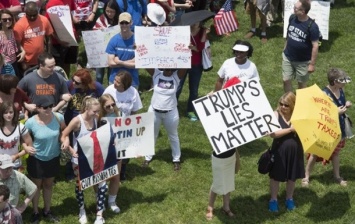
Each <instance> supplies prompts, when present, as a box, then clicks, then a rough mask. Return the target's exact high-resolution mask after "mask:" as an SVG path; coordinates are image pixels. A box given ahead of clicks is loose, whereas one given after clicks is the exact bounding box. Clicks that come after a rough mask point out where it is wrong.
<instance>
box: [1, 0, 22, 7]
mask: <svg viewBox="0 0 355 224" xmlns="http://www.w3.org/2000/svg"><path fill="white" fill-rule="evenodd" d="M20 5H21V3H20V2H19V1H18V0H1V1H0V9H7V8H10V7H11V6H20Z"/></svg>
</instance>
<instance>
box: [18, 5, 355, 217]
mask: <svg viewBox="0 0 355 224" xmlns="http://www.w3.org/2000/svg"><path fill="white" fill-rule="evenodd" d="M235 9H236V12H237V15H238V19H239V24H240V29H239V31H237V32H234V33H232V35H231V36H230V37H225V36H222V37H217V36H215V35H214V34H213V33H214V31H213V32H212V35H211V36H210V40H211V43H212V54H213V64H214V69H213V70H211V71H209V72H206V73H204V74H203V78H202V81H201V85H200V90H199V91H200V95H201V96H202V95H205V94H207V93H208V92H210V91H211V90H212V89H213V88H214V84H215V81H216V79H217V71H218V69H219V67H220V66H221V64H222V62H223V61H224V60H225V59H227V58H230V57H232V50H231V47H232V45H233V43H234V42H235V40H236V39H242V38H243V37H244V35H245V33H246V32H247V31H248V30H249V24H250V21H249V17H248V15H246V14H245V12H244V10H243V4H242V2H237V3H236V5H235ZM354 12H355V0H344V1H336V2H335V7H334V8H333V9H331V11H330V20H329V21H330V24H329V30H330V33H329V39H330V40H328V41H323V44H322V47H321V49H320V52H319V55H318V59H317V64H316V71H315V73H314V74H313V75H312V76H311V79H310V81H309V85H311V84H313V83H317V84H318V86H320V87H323V86H325V85H326V84H327V79H326V73H327V70H328V69H329V68H330V67H339V68H342V69H344V70H345V71H346V72H348V74H349V75H350V76H353V72H354V67H355V61H354V58H355V39H354V38H355V23H354V19H355V14H354ZM282 26H283V24H282V23H281V22H279V23H276V24H275V25H273V26H272V27H270V28H268V30H267V35H268V37H269V40H268V43H267V44H264V45H262V44H261V43H260V40H259V39H258V38H257V37H254V38H253V39H251V40H250V42H251V43H252V45H253V46H254V54H253V57H252V58H251V60H252V61H253V62H254V63H255V64H256V66H257V68H258V71H259V74H260V77H261V84H262V86H263V88H264V91H265V93H266V95H267V97H268V99H269V101H270V104H271V105H272V107H273V108H274V107H276V104H277V102H278V101H277V100H278V99H279V97H280V96H281V95H282V94H283V88H282V77H281V53H282V49H283V47H284V39H283V38H282ZM141 82H142V88H146V87H148V86H149V85H150V77H149V76H148V75H147V74H145V73H144V72H142V76H141ZM294 84H295V83H294ZM353 86H354V83H350V84H348V85H347V86H346V96H347V99H348V100H350V101H352V102H353V103H355V96H354V95H352V93H353ZM151 94H152V93H151V92H147V93H143V94H142V98H143V104H144V109H143V111H146V110H147V108H148V106H149V102H150V98H151ZM187 98H188V86H187V85H185V88H184V91H183V94H182V95H181V97H180V102H179V110H180V115H181V119H180V126H179V136H180V142H181V150H182V169H181V171H180V172H174V171H173V165H172V163H171V150H170V145H169V141H168V139H167V135H166V132H165V130H163V129H162V131H161V134H160V137H159V139H158V141H157V144H156V156H155V157H154V160H153V161H152V162H151V164H150V166H149V168H146V169H143V168H141V163H142V161H143V159H132V160H131V162H130V163H129V165H128V167H127V168H128V170H127V177H128V180H127V181H125V182H124V183H123V184H122V185H121V188H120V191H119V194H118V197H117V204H118V205H119V207H120V208H121V213H120V214H118V215H116V214H113V213H112V212H111V211H106V212H104V217H105V219H106V223H108V224H111V223H206V222H207V221H206V220H205V211H206V207H207V203H208V192H209V189H210V186H211V182H212V173H211V161H210V156H211V152H212V147H211V146H210V144H209V141H208V139H207V137H206V134H205V132H204V130H203V127H202V125H201V123H200V122H190V121H189V120H188V118H187V117H186V116H185V108H186V101H187ZM349 114H350V116H351V117H352V118H353V120H355V113H354V110H353V109H350V112H349ZM270 143H271V139H270V138H262V139H259V140H256V141H253V142H251V143H249V144H246V145H243V146H242V147H240V151H239V152H240V154H241V170H240V172H239V174H238V175H237V176H236V190H235V191H234V192H232V194H231V208H232V210H233V211H235V212H236V218H235V219H233V220H231V219H229V218H227V217H226V216H225V215H224V214H222V212H221V211H220V208H221V206H222V199H221V196H219V197H218V198H217V201H216V204H215V217H214V219H213V220H212V221H211V222H210V223H355V208H354V206H351V205H354V204H355V168H354V159H353V158H354V156H355V151H354V150H355V149H354V148H355V144H354V140H349V141H348V142H347V145H346V147H345V149H344V150H343V151H342V152H341V154H340V163H341V167H340V171H341V175H342V176H343V177H344V178H345V179H347V180H348V186H347V187H341V186H339V185H338V184H336V183H335V182H334V181H333V178H332V167H331V166H330V165H328V166H322V165H320V164H317V165H316V166H315V169H314V172H313V173H312V176H311V182H310V187H309V188H302V187H301V185H300V181H298V182H297V184H296V190H295V195H294V199H295V202H296V206H297V208H296V210H294V211H293V212H287V211H286V209H285V206H283V201H284V198H285V185H284V184H282V185H281V188H280V194H279V200H280V212H279V213H277V214H271V213H270V212H268V210H267V203H268V200H269V179H268V176H267V175H260V174H258V172H257V165H256V163H257V160H258V158H259V155H260V154H261V153H262V152H263V151H264V150H265V149H266V148H267V146H268V145H270ZM62 173H64V169H63V172H62ZM63 176H64V175H62V176H61V177H60V178H58V180H57V184H56V185H55V187H54V195H53V201H52V210H53V212H54V213H55V214H57V215H58V216H59V217H60V218H61V220H62V223H77V215H78V207H77V203H76V199H75V194H74V183H73V182H70V183H67V182H65V181H64V177H63ZM84 193H85V196H86V198H85V199H86V210H87V214H88V218H89V223H93V222H94V218H95V198H94V194H93V190H92V189H87V190H85V192H84ZM42 206H43V205H42V204H41V207H42ZM31 213H32V208H31V207H29V208H28V209H27V210H26V212H25V214H24V220H25V223H28V220H29V218H30V215H31ZM42 223H46V222H44V221H42Z"/></svg>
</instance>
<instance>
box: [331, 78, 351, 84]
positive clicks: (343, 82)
mask: <svg viewBox="0 0 355 224" xmlns="http://www.w3.org/2000/svg"><path fill="white" fill-rule="evenodd" d="M335 81H336V82H338V83H342V84H346V83H349V82H351V78H350V77H345V78H340V79H336V80H335Z"/></svg>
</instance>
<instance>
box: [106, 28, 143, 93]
mask: <svg viewBox="0 0 355 224" xmlns="http://www.w3.org/2000/svg"><path fill="white" fill-rule="evenodd" d="M133 46H134V35H132V36H131V37H130V38H129V39H127V40H124V39H123V38H122V36H121V34H116V35H115V36H113V37H112V38H111V40H110V42H109V43H108V44H107V48H106V53H107V54H113V55H115V56H118V57H119V59H120V60H122V61H127V60H130V59H133V58H134V47H133ZM120 70H126V71H128V72H129V73H131V75H132V86H134V87H138V86H139V77H138V70H137V69H134V68H125V67H117V68H111V73H110V78H109V81H110V83H113V82H114V80H115V76H116V75H117V73H118V72H119V71H120Z"/></svg>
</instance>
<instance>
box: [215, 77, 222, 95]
mask: <svg viewBox="0 0 355 224" xmlns="http://www.w3.org/2000/svg"><path fill="white" fill-rule="evenodd" d="M223 82H224V79H223V78H220V77H218V79H217V82H216V84H215V86H214V92H217V91H219V90H221V89H222V85H223Z"/></svg>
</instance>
